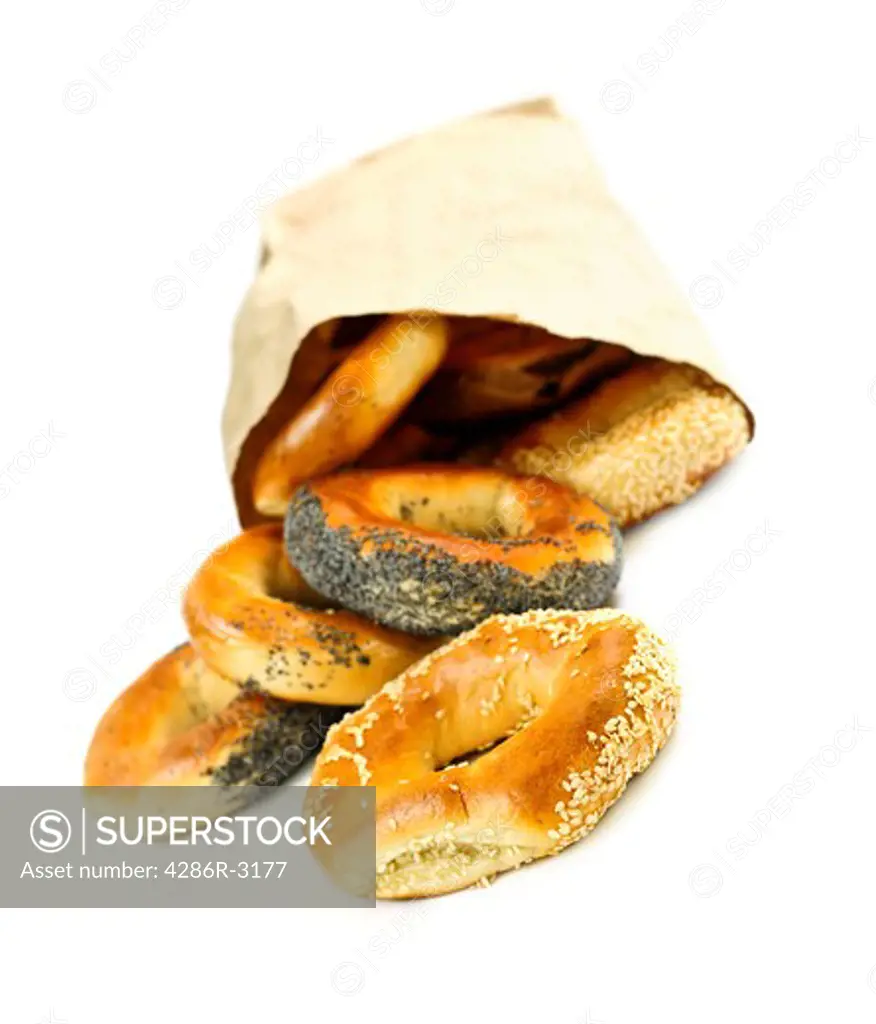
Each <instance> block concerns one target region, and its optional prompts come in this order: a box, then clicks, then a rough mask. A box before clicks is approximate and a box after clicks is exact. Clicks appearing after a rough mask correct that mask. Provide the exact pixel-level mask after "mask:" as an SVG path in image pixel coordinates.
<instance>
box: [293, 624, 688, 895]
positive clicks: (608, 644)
mask: <svg viewBox="0 0 876 1024" xmlns="http://www.w3.org/2000/svg"><path fill="white" fill-rule="evenodd" d="M678 702H679V689H678V686H677V685H676V682H675V663H674V660H673V658H672V655H671V653H670V652H669V650H668V648H667V647H666V646H665V644H664V643H663V641H662V640H660V639H659V638H658V637H657V636H655V634H654V633H652V632H651V631H650V630H649V629H648V628H647V627H646V626H645V625H643V624H642V623H641V622H639V621H638V620H637V619H634V618H632V617H631V616H629V615H626V614H624V613H623V612H619V611H615V610H613V609H599V610H597V611H595V612H571V611H533V612H527V613H525V614H523V615H510V616H505V615H497V616H495V617H493V618H491V619H487V620H486V621H485V622H483V623H481V625H479V626H478V627H477V628H476V629H473V630H472V631H471V632H470V633H465V634H463V635H462V636H460V637H457V638H456V639H455V640H453V641H451V642H450V643H449V644H447V645H446V646H444V647H442V648H440V649H439V650H438V651H436V652H435V653H433V654H431V655H430V656H429V657H428V658H425V659H424V660H423V661H421V662H420V663H419V664H417V665H415V666H413V667H412V668H410V669H408V670H407V672H405V673H404V674H403V675H401V676H400V677H399V678H398V679H396V680H394V681H393V682H391V683H387V685H386V686H385V687H384V688H383V689H382V690H381V691H380V692H379V693H378V694H376V695H375V696H374V697H372V698H371V699H370V700H369V701H368V702H367V703H366V704H365V705H364V707H362V708H360V709H359V710H358V711H355V712H353V713H351V714H350V715H348V716H347V717H346V718H345V719H344V720H343V721H342V722H340V723H339V724H337V725H335V726H333V727H332V728H331V729H330V730H329V735H328V737H327V739H326V743H325V746H324V747H323V749H322V751H321V753H320V754H319V757H318V758H317V762H316V766H315V768H314V773H313V777H312V780H311V784H312V785H314V786H375V787H376V788H377V794H376V796H377V872H378V874H377V895H378V896H380V897H383V898H388V899H391V898H399V897H409V896H430V895H435V894H438V893H443V892H450V891H452V890H454V889H461V888H464V887H465V886H468V885H471V884H472V883H474V882H477V881H479V880H481V879H487V878H489V877H490V876H492V875H495V874H497V873H498V872H500V871H507V870H508V869H509V868H514V867H518V866H520V865H521V864H525V863H526V862H528V861H531V860H534V859H535V858H537V857H544V856H546V855H548V854H552V853H557V852H558V851H560V850H562V849H563V848H564V847H566V846H568V845H569V844H570V843H573V842H574V841H575V840H576V839H579V838H580V837H581V836H583V835H584V834H585V833H587V832H589V831H590V830H591V829H592V828H593V827H594V826H595V825H596V823H597V822H598V821H599V819H600V818H601V817H602V815H603V813H604V812H605V810H606V809H607V808H608V807H609V806H611V804H613V803H614V801H615V800H617V798H618V797H619V796H620V795H621V793H622V792H623V790H624V788H625V787H626V784H627V782H629V780H630V778H631V777H632V776H633V775H635V774H636V773H637V772H641V771H643V770H644V769H645V768H646V767H647V766H648V765H649V764H650V763H651V761H652V759H653V758H654V756H655V754H656V753H657V751H658V750H659V749H660V748H661V747H662V746H663V744H664V743H665V742H666V739H667V737H668V736H669V733H670V732H671V730H672V727H673V724H674V722H675V717H676V713H677V708H678ZM502 740H504V742H501V741H502ZM496 743H498V744H499V745H498V746H494V745H495V744H496ZM482 750H486V751H487V752H486V753H484V754H482V756H480V757H478V758H477V759H476V760H472V761H471V762H462V763H454V762H458V759H459V758H460V757H463V756H464V755H466V754H470V753H472V752H476V751H482Z"/></svg>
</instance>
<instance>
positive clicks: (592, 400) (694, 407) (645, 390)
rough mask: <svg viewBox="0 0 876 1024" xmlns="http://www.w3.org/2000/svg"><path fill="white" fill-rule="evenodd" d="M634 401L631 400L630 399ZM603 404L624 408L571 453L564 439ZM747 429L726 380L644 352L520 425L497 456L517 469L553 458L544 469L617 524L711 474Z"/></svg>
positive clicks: (676, 498)
mask: <svg viewBox="0 0 876 1024" xmlns="http://www.w3.org/2000/svg"><path fill="white" fill-rule="evenodd" d="M631 402H632V408H631ZM606 405H609V406H612V405H613V406H614V407H615V409H619V408H624V410H625V414H624V416H623V417H622V418H621V419H619V421H614V420H613V419H611V418H609V419H608V420H607V421H606V422H605V423H602V424H601V427H602V428H603V429H602V430H601V432H597V433H595V434H594V435H593V436H591V437H590V438H589V440H588V443H587V445H586V446H585V447H584V449H583V450H582V451H580V452H578V453H575V454H573V455H572V456H571V457H570V459H569V466H568V468H566V467H565V466H563V467H560V466H558V465H557V461H558V460H557V458H556V456H557V454H558V453H561V452H562V453H563V454H564V455H568V452H567V445H568V442H569V439H570V438H572V437H574V436H575V434H576V433H577V432H578V431H579V430H580V428H581V427H582V425H587V426H588V434H590V430H589V422H590V417H591V414H592V412H593V411H594V410H596V409H597V408H603V407H605V406H606ZM750 437H751V427H750V424H749V421H748V416H747V413H746V411H745V408H744V407H743V406H742V404H741V403H740V402H739V401H738V400H737V399H736V398H735V397H734V396H733V394H732V393H731V392H730V391H728V390H727V389H726V388H724V387H722V386H720V385H717V384H715V382H714V381H712V380H711V378H709V377H708V376H707V375H706V374H704V373H702V372H701V371H699V370H696V369H694V368H693V367H687V366H680V365H677V364H674V363H665V362H662V361H660V360H652V361H642V362H641V363H639V364H638V365H636V366H634V367H633V368H631V369H630V370H628V371H627V372H626V373H625V374H621V375H620V376H618V377H615V378H614V379H612V380H609V381H607V382H606V383H605V384H604V385H602V387H601V388H597V389H596V390H595V391H594V392H591V393H590V394H589V395H587V396H585V397H584V398H583V399H582V400H581V401H580V402H578V403H576V404H574V405H572V406H569V407H566V408H565V409H564V410H562V411H561V412H560V413H558V414H557V415H556V416H555V417H552V418H550V419H548V420H545V421H543V422H542V423H539V424H536V425H535V426H534V427H532V428H527V430H526V431H525V432H524V433H523V434H522V435H521V436H520V438H519V439H518V440H516V441H513V442H512V443H511V445H510V446H509V448H508V449H507V450H506V453H505V455H504V458H503V461H505V462H507V463H508V464H509V465H510V466H512V467H513V468H514V469H516V470H517V471H518V472H522V473H535V474H536V475H537V474H538V473H539V472H542V471H543V470H544V467H545V466H546V465H549V466H551V474H550V475H551V478H552V479H554V480H556V481H558V482H560V483H564V484H566V485H568V486H570V487H572V488H573V489H574V490H576V491H577V492H578V493H579V494H586V495H588V496H589V497H591V498H593V499H594V500H595V501H597V502H599V503H600V504H601V505H603V506H604V507H605V508H606V509H608V510H609V511H610V512H612V513H613V515H615V516H616V517H617V519H618V521H619V523H620V525H621V526H628V525H630V524H631V523H634V522H639V521H641V520H642V519H646V518H647V517H648V516H651V515H653V514H654V513H655V512H657V511H659V510H660V509H662V508H666V507H667V506H670V505H677V504H679V503H680V502H682V501H684V500H685V499H686V498H688V497H690V495H691V494H693V493H694V492H695V491H696V490H698V488H699V487H700V486H701V484H702V483H703V481H704V480H706V479H707V478H708V477H709V476H711V474H712V473H714V472H715V471H716V470H718V469H720V467H721V466H723V465H724V464H725V463H726V462H729V461H730V459H732V458H734V457H735V456H736V455H737V454H738V453H739V452H740V451H741V450H742V449H743V448H744V447H745V446H746V444H748V441H749V440H750Z"/></svg>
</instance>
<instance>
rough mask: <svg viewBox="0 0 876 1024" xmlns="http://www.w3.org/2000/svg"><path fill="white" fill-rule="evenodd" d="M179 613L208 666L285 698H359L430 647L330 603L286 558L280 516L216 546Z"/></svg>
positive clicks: (342, 701)
mask: <svg viewBox="0 0 876 1024" xmlns="http://www.w3.org/2000/svg"><path fill="white" fill-rule="evenodd" d="M183 616H184V618H185V622H186V626H187V628H188V631H189V636H190V637H191V640H192V645H193V646H194V648H195V650H197V652H198V653H199V654H200V655H201V657H202V658H203V659H204V661H205V662H206V664H207V665H209V666H210V668H212V669H213V670H214V671H216V672H218V673H220V674H221V675H223V676H225V677H226V678H227V679H230V680H233V681H235V682H237V683H238V684H239V685H241V686H244V687H246V688H247V689H250V690H260V691H263V692H264V693H266V694H270V695H271V696H274V697H279V698H282V699H283V700H294V701H305V702H307V701H313V702H318V703H320V704H347V705H350V704H361V703H362V701H363V700H365V698H366V697H369V696H370V695H371V694H372V693H374V692H375V691H376V690H379V689H380V687H381V686H382V685H383V684H384V683H385V682H386V681H387V680H389V679H392V678H393V677H394V676H396V675H398V673H399V672H401V671H403V670H404V669H405V668H407V667H408V665H410V664H412V663H413V662H415V661H416V660H417V659H418V658H421V657H422V656H423V655H424V654H426V653H428V652H429V651H430V650H432V649H433V648H434V647H435V642H434V641H425V640H422V639H418V638H416V637H411V636H407V635H405V634H404V633H400V632H397V631H395V630H390V629H386V628H384V627H382V626H379V625H376V624H375V623H373V622H369V621H368V620H367V619H364V618H362V617H361V616H359V615H356V614H354V613H353V612H349V611H345V610H343V609H334V608H330V607H328V606H327V602H326V601H325V599H324V598H323V597H322V596H321V595H320V594H319V593H317V592H316V591H315V590H313V589H312V588H311V587H309V586H308V585H307V583H306V582H305V581H304V579H303V578H302V577H301V574H300V573H299V572H298V571H297V570H296V569H295V568H294V567H293V566H292V565H290V563H289V560H288V559H287V557H286V553H285V550H284V545H283V527H282V524H280V523H268V524H265V525H263V526H256V527H253V528H251V529H249V530H246V531H244V532H243V533H242V534H241V535H240V536H238V537H236V538H235V539H234V540H232V541H229V542H228V543H227V544H225V545H223V546H222V547H220V548H218V549H217V550H216V551H215V552H214V553H213V554H212V555H211V556H210V557H209V558H208V559H207V560H206V562H204V564H203V565H202V566H201V568H200V569H199V570H198V572H197V573H196V574H195V576H194V578H193V580H192V582H191V584H190V585H189V587H188V589H187V591H186V594H185V597H184V598H183Z"/></svg>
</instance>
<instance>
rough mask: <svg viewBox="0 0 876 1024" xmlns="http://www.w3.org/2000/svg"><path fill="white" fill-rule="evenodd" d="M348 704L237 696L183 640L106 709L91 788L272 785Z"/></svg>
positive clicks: (88, 772) (93, 754)
mask: <svg viewBox="0 0 876 1024" xmlns="http://www.w3.org/2000/svg"><path fill="white" fill-rule="evenodd" d="M343 710H344V709H341V708H335V707H326V706H322V705H318V704H307V705H303V704H301V705H297V704H287V703H285V702H284V701H279V700H273V699H271V698H268V697H265V696H264V695H263V694H258V693H241V692H240V690H239V688H238V687H236V686H235V685H234V684H233V683H229V682H228V681H227V680H225V679H222V678H221V677H220V676H218V675H216V673H214V672H212V671H211V670H210V669H209V668H207V666H206V665H205V664H204V663H203V661H201V659H200V658H199V657H198V655H197V654H196V653H195V651H194V649H193V648H192V646H191V645H190V644H183V645H182V646H181V647H177V648H176V650H173V651H171V652H170V653H169V654H166V655H165V656H164V657H163V658H161V659H160V660H159V661H157V662H155V664H154V665H152V667H151V668H149V669H147V671H146V672H144V674H143V675H142V676H140V678H139V679H138V680H137V681H136V682H135V683H133V684H132V685H131V686H129V687H128V689H127V690H125V691H124V693H122V694H121V696H120V697H118V699H117V700H116V701H115V702H114V703H113V704H112V705H111V706H110V708H109V710H108V711H107V712H106V713H105V714H104V716H103V718H102V719H101V721H100V724H99V725H98V727H97V730H96V731H95V734H94V738H93V739H92V741H91V746H90V747H89V750H88V754H87V757H86V760H85V785H86V786H223V787H237V786H264V785H276V784H277V783H278V782H279V781H281V780H282V779H283V778H285V777H287V776H288V775H289V774H291V773H292V772H293V771H294V770H295V769H296V768H298V767H300V766H301V764H303V762H304V761H305V760H306V759H307V758H308V757H309V755H310V754H311V753H313V752H314V751H315V750H316V749H317V748H318V747H319V745H320V744H321V742H322V740H323V739H324V738H325V733H326V731H327V730H328V727H329V726H330V725H331V724H332V723H333V722H335V721H337V720H338V719H339V718H340V717H341V715H342V714H343Z"/></svg>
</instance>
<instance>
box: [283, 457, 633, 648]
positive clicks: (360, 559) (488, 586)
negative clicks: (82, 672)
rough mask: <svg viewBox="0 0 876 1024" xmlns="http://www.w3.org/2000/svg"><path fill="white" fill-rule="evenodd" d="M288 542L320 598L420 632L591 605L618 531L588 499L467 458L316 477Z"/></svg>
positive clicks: (607, 582) (299, 504)
mask: <svg viewBox="0 0 876 1024" xmlns="http://www.w3.org/2000/svg"><path fill="white" fill-rule="evenodd" d="M286 549H287V551H288V553H289V559H290V561H291V562H292V563H293V564H294V565H295V566H296V567H297V568H298V570H299V571H300V572H301V574H302V576H303V577H304V578H305V579H306V580H307V581H308V583H310V585H311V586H312V587H313V588H314V589H315V590H318V591H320V593H322V594H325V595H326V597H328V598H331V599H332V600H335V601H341V600H343V602H344V603H345V604H346V605H347V606H348V607H350V608H353V609H355V611H357V612H359V613H361V614H362V615H367V616H368V617H369V618H371V619H374V621H375V622H381V623H383V624H384V625H387V626H392V627H394V628H396V629H403V630H405V632H408V633H414V634H417V635H423V636H430V635H438V634H446V633H458V632H459V631H460V630H462V629H468V628H469V627H471V626H473V625H475V623H477V622H479V621H480V620H481V619H483V618H485V617H486V616H487V615H491V614H493V613H494V612H520V611H526V610H527V609H529V608H557V607H566V608H569V607H571V608H594V607H597V606H598V605H602V604H605V603H606V601H607V599H608V597H609V595H610V594H611V592H612V590H613V589H614V586H615V584H616V583H617V579H618V576H619V575H620V568H621V540H620V534H619V532H618V530H617V527H616V526H615V524H614V522H613V520H612V519H611V517H610V516H608V515H607V514H606V513H605V512H604V511H603V510H602V509H601V508H600V507H599V506H598V505H596V504H595V503H594V502H592V501H590V499H589V498H585V497H583V496H578V495H576V494H575V493H574V492H573V491H571V490H569V489H568V488H567V487H561V486H560V485H558V484H555V483H553V482H552V481H549V480H545V479H542V478H539V477H530V478H527V477H517V476H510V475H508V474H507V473H504V472H501V471H500V470H497V469H494V468H486V469H480V468H475V467H463V466H441V465H428V466H421V467H415V468H410V469H388V470H376V471H373V472H368V471H365V470H354V471H351V472H348V473H339V474H336V475H335V476H330V477H323V478H321V479H319V480H314V481H311V483H309V484H305V485H304V486H302V487H301V488H300V489H299V491H298V492H297V493H296V495H295V497H294V498H293V500H292V502H291V503H290V505H289V511H288V514H287V517H286Z"/></svg>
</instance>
